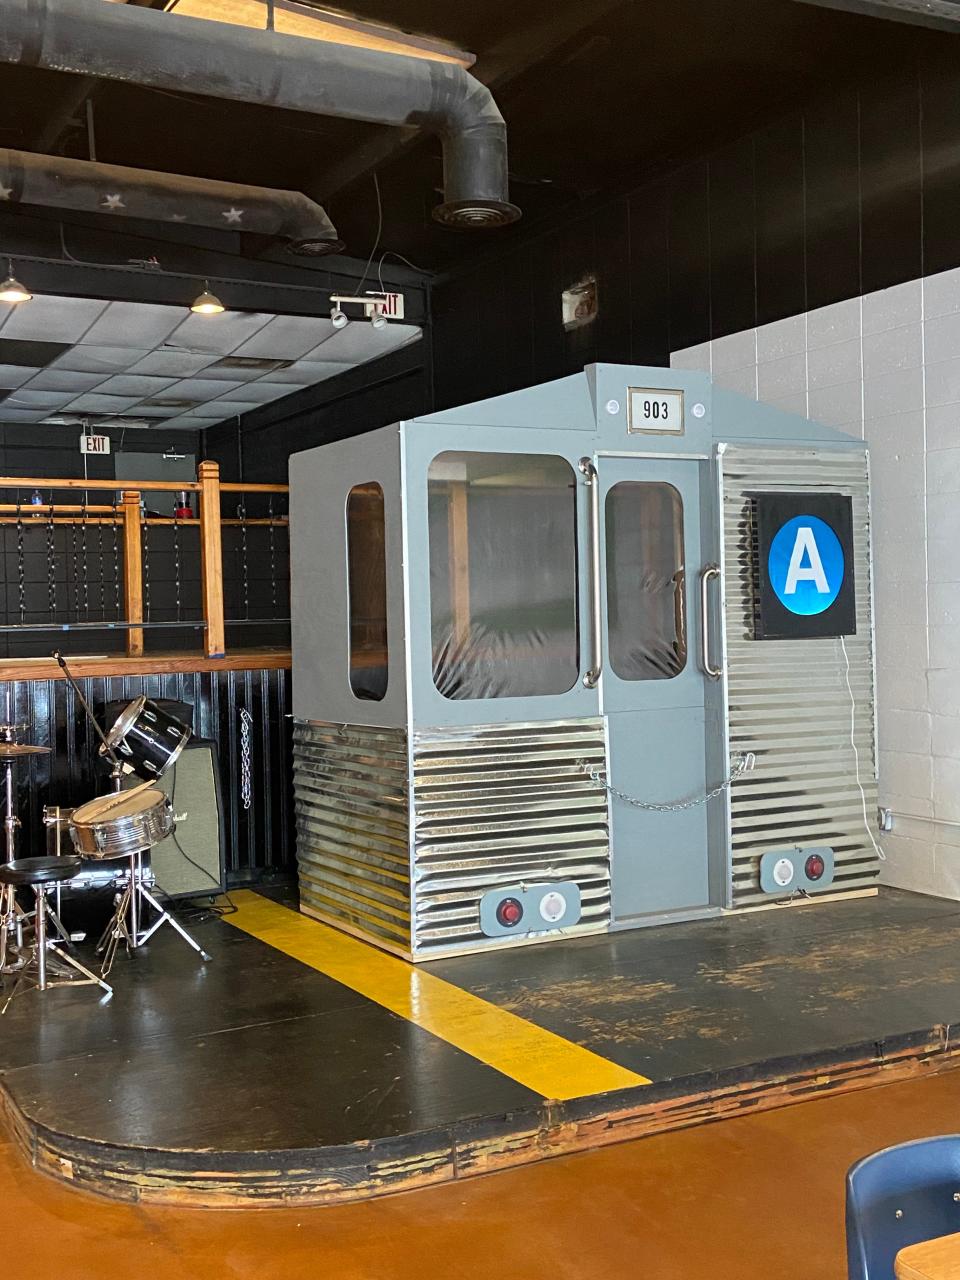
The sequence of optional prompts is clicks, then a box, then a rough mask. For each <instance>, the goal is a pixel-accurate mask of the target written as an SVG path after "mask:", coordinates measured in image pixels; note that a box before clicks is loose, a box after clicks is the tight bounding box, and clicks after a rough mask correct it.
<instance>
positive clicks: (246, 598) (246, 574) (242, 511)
mask: <svg viewBox="0 0 960 1280" xmlns="http://www.w3.org/2000/svg"><path fill="white" fill-rule="evenodd" d="M237 518H238V519H239V521H240V583H241V586H242V589H243V616H244V618H249V617H250V567H249V564H248V561H247V509H246V507H245V506H244V504H243V499H241V500H240V501H239V502H238V503H237Z"/></svg>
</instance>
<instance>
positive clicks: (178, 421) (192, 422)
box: [154, 413, 211, 431]
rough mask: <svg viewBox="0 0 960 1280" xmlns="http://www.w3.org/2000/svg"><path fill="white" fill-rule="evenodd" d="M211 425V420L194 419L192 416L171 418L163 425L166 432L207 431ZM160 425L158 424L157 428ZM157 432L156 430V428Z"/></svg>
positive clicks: (185, 415)
mask: <svg viewBox="0 0 960 1280" xmlns="http://www.w3.org/2000/svg"><path fill="white" fill-rule="evenodd" d="M210 425H211V423H210V419H209V418H194V417H192V416H191V415H190V414H186V413H185V414H181V416H180V417H179V418H171V419H170V421H169V422H165V423H163V430H164V431H180V430H183V431H205V430H206V428H207V427H209V426H210ZM159 426H160V423H159V422H158V423H157V427H159ZM154 429H155V430H156V428H154Z"/></svg>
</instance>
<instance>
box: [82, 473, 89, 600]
mask: <svg viewBox="0 0 960 1280" xmlns="http://www.w3.org/2000/svg"><path fill="white" fill-rule="evenodd" d="M80 518H81V520H82V522H83V523H82V524H81V525H80V549H81V554H82V557H83V558H82V571H81V574H80V583H81V590H82V592H83V616H84V618H85V619H86V620H87V621H89V619H90V552H89V548H88V546H87V495H86V494H84V495H83V505H82V506H81V508H80Z"/></svg>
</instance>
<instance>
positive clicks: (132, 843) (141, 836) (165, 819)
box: [70, 787, 174, 858]
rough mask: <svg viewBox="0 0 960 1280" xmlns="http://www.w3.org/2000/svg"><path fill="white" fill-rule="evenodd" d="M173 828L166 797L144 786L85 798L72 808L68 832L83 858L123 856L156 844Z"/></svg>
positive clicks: (170, 807) (171, 809) (171, 812)
mask: <svg viewBox="0 0 960 1280" xmlns="http://www.w3.org/2000/svg"><path fill="white" fill-rule="evenodd" d="M173 828H174V821H173V806H172V805H171V803H170V801H169V799H168V798H167V797H166V796H165V795H164V794H163V792H162V791H161V790H159V788H157V787H146V788H144V789H142V790H141V789H137V790H135V791H121V792H119V793H114V794H111V795H107V796H97V798H96V799H95V800H88V801H87V803H86V804H82V805H81V806H80V808H79V809H74V811H73V819H72V824H71V827H70V835H71V838H72V839H73V847H74V849H76V851H77V853H79V854H81V855H82V856H83V857H85V858H125V857H129V856H130V855H131V854H134V853H142V852H143V851H144V850H145V849H150V848H152V847H153V846H154V845H155V844H159V843H160V841H161V840H164V839H166V837H167V836H168V835H169V834H170V832H171V831H172V830H173Z"/></svg>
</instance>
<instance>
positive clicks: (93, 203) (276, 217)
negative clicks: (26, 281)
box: [0, 0, 343, 257]
mask: <svg viewBox="0 0 960 1280" xmlns="http://www.w3.org/2000/svg"><path fill="white" fill-rule="evenodd" d="M98 2H99V0H98ZM0 204H36V205H43V206H44V207H45V208H52V209H70V210H72V211H74V212H78V213H109V214H111V215H114V216H116V217H126V218H145V219H148V220H150V221H151V222H169V223H184V224H187V225H191V226H197V227H215V228H216V229H217V230H218V231H244V232H252V233H253V234H254V235H262V236H270V237H271V238H273V239H280V240H285V241H286V247H287V249H288V250H289V252H290V253H294V254H297V255H299V256H301V257H319V256H320V255H321V254H326V253H339V252H340V250H341V249H342V248H343V241H342V240H340V239H339V238H338V237H337V232H336V228H335V227H334V225H333V223H332V222H331V221H330V219H329V218H328V217H327V215H326V213H325V212H324V211H323V209H321V208H320V206H319V205H318V204H315V203H314V201H313V200H310V199H309V198H308V197H307V196H305V195H303V194H301V192H299V191H270V190H268V189H267V188H265V187H248V186H244V185H243V184H241V183H238V182H212V181H209V180H208V179H206V178H188V177H184V176H181V175H179V174H173V173H151V172H149V171H148V170H145V169H129V168H127V167H125V166H123V165H118V164H100V163H99V162H98V161H93V160H74V159H71V158H69V157H67V156H41V155H35V154H34V153H33V152H31V151H10V150H8V149H7V148H0Z"/></svg>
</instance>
